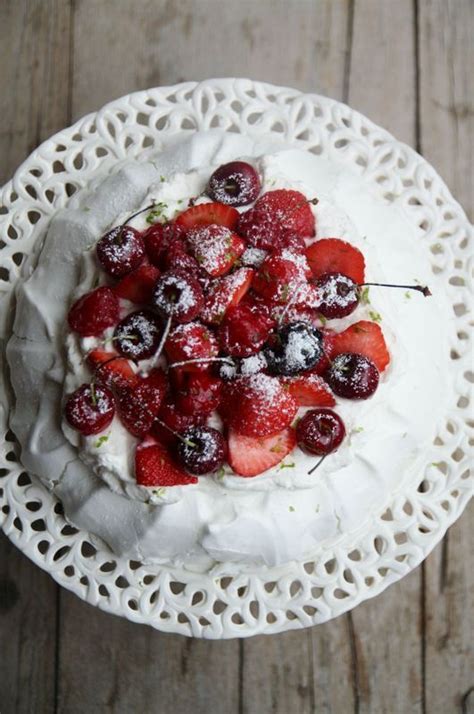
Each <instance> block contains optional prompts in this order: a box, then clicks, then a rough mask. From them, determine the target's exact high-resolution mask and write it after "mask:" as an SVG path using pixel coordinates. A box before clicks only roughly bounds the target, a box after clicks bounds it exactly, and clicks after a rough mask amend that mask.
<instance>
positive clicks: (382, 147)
mask: <svg viewBox="0 0 474 714" xmlns="http://www.w3.org/2000/svg"><path fill="white" fill-rule="evenodd" d="M211 128H220V129H223V130H225V131H230V132H240V133H244V134H248V135H250V136H259V137H261V136H262V135H270V134H273V135H275V136H276V137H277V138H280V139H281V140H284V141H285V142H290V143H292V144H294V145H295V146H297V147H299V148H303V149H305V150H307V151H310V152H312V153H314V154H320V155H322V156H323V157H325V158H326V159H328V160H330V161H335V162H338V163H339V164H341V163H342V164H344V165H345V166H347V168H348V169H350V170H351V171H353V172H356V173H357V175H358V176H359V177H360V181H361V182H364V183H365V184H366V185H369V186H370V187H371V189H374V190H375V191H377V192H378V195H379V196H380V201H381V202H385V203H392V204H396V205H397V206H399V207H400V209H401V210H403V212H404V213H405V215H406V216H407V217H408V219H409V220H410V222H411V223H412V225H414V226H415V227H416V233H417V235H418V237H419V240H420V242H421V243H422V245H423V246H424V248H425V249H426V255H427V258H428V259H429V261H430V263H431V266H432V269H433V271H434V273H436V274H438V276H440V277H441V278H442V279H443V281H444V284H445V288H446V294H447V295H448V299H449V301H450V302H451V303H452V305H453V321H455V324H456V331H455V332H454V336H453V342H452V344H451V345H450V346H449V349H450V350H451V359H452V361H451V367H452V370H453V372H454V373H455V375H456V377H457V378H456V388H455V394H453V400H452V407H451V409H450V410H449V413H447V414H446V422H445V425H444V428H443V430H442V432H441V433H439V435H438V438H437V441H436V447H437V449H438V452H439V458H438V459H437V462H436V463H437V465H436V466H435V465H433V464H430V465H428V464H427V467H426V470H425V471H424V472H423V473H420V478H419V481H418V482H417V483H416V484H414V485H412V487H410V488H407V487H404V488H403V490H402V491H401V492H400V493H397V494H395V495H393V496H392V498H391V499H390V502H388V503H387V504H386V506H385V507H384V509H383V511H380V512H379V513H375V514H374V516H373V518H372V519H371V520H369V521H368V522H367V523H365V525H364V527H363V528H362V530H361V531H360V532H358V533H357V534H356V535H354V534H351V536H350V537H349V536H347V537H344V536H343V537H339V538H338V540H337V541H334V543H332V544H331V545H330V547H328V548H327V549H326V550H325V551H324V554H323V556H319V557H318V558H317V559H315V560H313V561H309V562H291V563H288V564H287V565H285V566H282V567H279V568H273V569H268V568H261V569H256V570H254V571H252V572H248V571H247V572H239V573H237V574H235V566H234V568H233V570H232V571H230V569H229V567H228V566H227V565H226V563H220V564H218V565H217V566H216V568H215V569H214V570H213V571H212V572H210V573H204V574H202V573H191V572H189V570H184V569H182V568H176V567H166V566H149V565H144V564H141V563H138V562H133V561H129V560H126V559H123V558H119V557H117V556H115V555H114V554H113V553H112V552H111V551H110V550H108V549H107V548H106V547H105V546H104V547H102V548H99V549H98V548H97V547H93V546H92V545H91V543H90V540H91V538H90V536H89V535H88V533H86V532H83V531H77V530H76V529H74V528H72V527H71V526H69V525H68V524H67V523H66V521H65V519H64V516H63V515H62V509H61V505H60V503H59V502H58V501H57V500H56V499H55V498H54V497H53V496H52V495H51V494H50V493H49V491H48V490H47V489H46V488H45V487H44V486H43V485H42V484H41V483H40V482H39V481H38V480H37V479H36V478H35V477H33V476H29V475H28V474H26V473H25V472H24V470H23V467H22V465H21V462H20V460H19V452H18V449H17V446H16V444H15V440H14V437H13V435H12V434H11V433H9V432H8V427H7V415H8V411H9V399H10V398H11V396H10V393H9V391H8V390H7V393H6V396H5V397H4V398H3V404H1V405H0V428H1V430H2V437H3V435H4V434H5V435H6V438H5V439H2V442H3V443H2V447H1V455H0V461H1V463H0V525H1V526H2V528H3V530H4V531H5V533H6V534H7V536H8V537H9V538H10V539H11V540H12V542H13V543H14V544H15V545H16V546H17V547H18V548H20V549H21V550H22V551H23V552H24V553H25V554H26V555H27V556H28V557H29V558H31V559H32V560H33V561H34V562H35V563H37V564H38V565H39V566H40V567H41V568H43V569H44V570H47V571H48V572H49V573H50V574H51V575H52V576H53V578H54V579H55V580H56V581H57V582H58V583H60V584H61V585H63V586H64V587H66V588H68V589H69V590H72V591H73V592H75V593H76V594H77V595H78V596H79V597H81V598H83V599H84V600H86V601H87V602H89V603H91V604H93V605H97V606H98V607H100V608H102V609H103V610H107V611H109V612H113V613H115V614H116V615H122V616H124V617H127V618H129V619H131V620H134V621H135V622H142V623H147V624H149V625H152V626H153V627H156V628H157V629H160V630H164V631H167V632H179V633H181V634H184V635H190V636H194V637H206V638H227V637H248V636H250V635H254V634H259V633H275V632H282V631H284V630H289V629H297V628H302V627H307V626H309V625H314V624H317V623H320V622H324V621H326V620H329V619H331V618H333V617H336V616H337V615H340V614H341V613H343V612H345V611H347V610H350V609H351V608H353V607H355V606H356V605H357V604H358V603H360V602H362V601H363V600H366V599H367V598H370V597H373V596H374V595H376V594H377V593H380V592H381V591H382V590H384V588H386V587H387V586H388V585H390V583H393V582H395V581H396V580H398V579H400V578H401V577H402V576H404V575H406V574H407V573H408V572H410V571H411V570H412V569H413V568H414V567H415V566H417V565H418V564H419V563H420V562H421V561H422V560H423V558H425V557H426V555H427V554H428V553H429V552H430V551H431V550H432V548H433V547H434V546H435V545H436V544H437V543H438V541H439V540H440V539H441V538H442V537H443V535H444V533H445V532H446V529H447V528H448V526H450V525H451V524H452V523H453V522H454V521H455V520H456V519H457V518H458V517H459V515H460V514H461V512H462V511H463V509H464V507H465V506H466V503H467V502H468V500H469V498H470V495H471V493H472V477H471V476H470V475H469V466H468V462H469V458H470V456H471V459H472V447H470V445H469V435H468V429H469V424H468V411H469V405H472V388H473V385H472V372H470V371H469V370H470V369H471V366H470V364H469V358H470V355H471V343H470V339H469V338H470V330H469V312H470V304H469V292H468V288H467V287H466V283H468V280H466V276H467V275H468V269H469V258H470V256H471V255H472V242H471V243H470V241H472V230H471V227H470V225H469V223H468V221H467V219H466V216H465V215H464V213H463V210H462V209H461V207H460V206H459V204H458V203H456V201H454V200H453V198H452V196H451V195H450V193H449V191H448V189H447V188H446V186H445V184H444V183H443V181H442V180H441V179H440V178H439V176H438V175H437V174H436V172H435V171H434V170H433V168H432V167H431V166H430V165H429V164H428V163H427V162H426V161H424V160H423V159H422V158H421V157H420V156H419V155H418V154H416V153H415V152H414V151H413V150H412V149H410V148H409V147H408V146H406V145H404V144H401V143H400V142H398V141H396V140H395V139H394V138H393V137H392V136H391V135H390V134H388V133H387V132H386V131H384V130H383V129H380V128H379V127H378V126H376V125H375V124H373V123H372V122H371V121H369V120H368V119H366V118H365V117H364V116H362V115H361V114H358V113H357V112H355V111H353V110H352V109H350V108H349V107H347V106H345V105H344V104H340V103H338V102H335V101H332V100H330V99H326V98H324V97H320V96H317V95H311V94H302V93H301V92H298V91H295V90H293V89H286V88H282V87H275V86H272V85H269V84H262V83H258V82H253V81H250V80H246V79H215V80H209V81H206V82H201V83H199V84H196V83H193V82H188V83H184V84H179V85H176V86H173V87H164V88H159V89H150V90H148V91H144V92H137V93H135V94H130V95H129V96H126V97H122V98H121V99H118V100H117V101H114V102H112V103H110V104H108V105H107V106H105V107H104V108H103V109H101V110H100V111H99V112H97V113H96V114H90V115H89V116H87V117H85V118H84V119H81V120H80V121H78V122H77V123H76V124H75V125H74V126H72V127H70V128H69V129H65V130H64V131H62V132H60V133H59V134H56V135H55V136H53V137H52V138H51V139H49V140H48V141H46V142H45V143H44V144H42V145H41V146H40V147H39V148H38V149H36V151H34V152H33V153H32V154H31V156H30V157H29V158H28V159H27V160H26V161H25V162H24V163H23V164H22V166H20V168H19V169H18V171H17V172H16V174H15V176H14V178H13V180H12V181H11V182H10V183H9V184H7V185H6V186H5V188H4V189H3V192H2V198H1V204H2V208H0V227H1V228H0V238H1V242H0V245H1V246H2V250H1V252H0V266H1V267H0V278H1V280H0V290H1V291H2V292H3V293H4V295H3V307H4V309H2V313H1V314H2V317H1V323H0V325H1V328H2V336H3V338H7V337H8V334H9V328H10V324H9V323H10V321H11V310H9V309H8V308H9V307H10V299H9V298H10V295H11V293H12V290H13V288H14V286H15V283H16V281H17V280H18V279H19V276H20V266H21V263H22V260H23V259H24V257H25V256H26V255H28V254H29V253H30V251H31V250H32V248H33V246H34V244H35V242H36V241H37V240H38V239H39V238H40V237H41V236H42V235H44V231H45V228H46V227H47V224H48V221H49V220H50V218H51V216H52V215H53V214H54V212H55V211H57V210H58V209H59V208H62V207H63V206H65V205H66V204H67V201H68V198H69V196H70V195H72V193H74V192H75V191H76V190H77V189H78V188H80V187H82V186H85V185H87V184H88V183H89V182H90V181H91V179H92V178H94V177H95V176H97V174H99V173H103V172H104V171H106V172H107V171H110V170H112V169H113V168H115V167H116V166H117V164H119V163H120V162H123V161H125V160H130V159H136V160H138V161H142V160H145V159H146V158H148V157H149V156H150V154H152V153H154V152H155V151H157V150H159V148H160V143H161V138H162V137H163V136H164V135H167V136H169V135H170V134H177V133H180V132H183V131H184V132H188V133H189V132H195V131H199V130H208V129H211ZM471 424H472V422H471ZM231 572H232V573H233V574H231Z"/></svg>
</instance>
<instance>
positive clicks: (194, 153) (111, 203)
mask: <svg viewBox="0 0 474 714" xmlns="http://www.w3.org/2000/svg"><path fill="white" fill-rule="evenodd" d="M387 216H389V217H390V220H389V221H387ZM431 277H432V276H430V275H429V268H428V266H427V265H426V264H425V262H424V260H423V257H422V254H421V252H419V250H418V246H417V244H416V241H414V240H413V234H412V228H411V227H410V225H409V224H408V223H407V221H406V220H405V219H404V216H403V215H402V214H401V213H400V212H399V211H398V210H397V209H395V208H393V207H389V206H386V205H385V206H382V205H381V203H380V201H379V199H377V198H376V197H374V196H372V195H370V193H369V192H368V191H367V190H364V189H362V188H361V186H360V182H357V181H356V180H355V178H354V177H353V176H352V175H350V174H348V173H347V172H345V171H344V170H343V169H342V168H338V167H337V165H335V164H329V163H328V162H327V161H325V160H323V159H321V158H319V157H316V156H313V155H311V154H309V153H305V152H303V151H300V150H295V149H292V148H289V147H284V146H281V145H279V146H275V145H270V144H268V143H265V142H264V141H260V142H255V141H252V140H250V139H248V138H245V137H242V136H237V135H229V134H222V133H219V132H209V133H203V134H196V135H194V136H192V137H191V138H187V139H184V140H181V141H179V140H176V139H175V140H174V143H173V144H172V145H170V146H168V147H167V148H165V149H164V151H163V152H161V153H160V154H159V155H157V156H156V157H155V159H154V160H153V161H151V162H149V163H140V164H139V163H129V164H126V165H124V166H122V167H121V168H120V170H118V171H117V172H116V173H115V174H114V175H112V176H109V177H107V178H104V179H102V180H97V181H96V182H95V184H94V185H92V186H90V187H88V189H87V190H84V191H82V192H81V193H79V194H78V195H76V196H74V197H73V199H72V200H71V203H70V207H68V208H67V209H66V210H64V211H61V212H60V213H58V214H57V215H56V216H55V217H54V219H53V220H52V221H51V223H50V226H49V229H48V231H47V233H46V235H45V238H44V241H43V242H42V244H41V245H39V246H38V250H37V251H36V253H35V255H33V256H31V258H30V260H29V263H28V265H27V266H26V272H25V276H24V280H23V281H22V282H21V283H20V285H19V287H18V290H17V305H16V315H15V323H14V329H13V336H12V338H11V340H10V342H9V344H8V350H7V353H8V362H9V368H10V376H11V382H12V385H13V389H14V393H15V407H14V410H13V413H12V416H11V428H12V429H13V431H14V433H15V434H16V435H17V437H18V439H19V441H20V443H21V447H22V462H23V463H24V465H25V467H26V468H28V469H29V470H30V471H31V472H32V473H34V474H36V475H37V476H39V477H40V478H41V479H42V481H43V482H45V483H46V484H47V485H48V486H49V487H50V488H51V489H53V490H54V492H55V493H56V494H57V495H58V497H59V498H60V499H61V500H62V503H63V505H64V510H65V514H66V517H67V518H68V519H69V520H70V521H71V523H73V524H75V525H77V526H79V527H81V528H83V529H85V530H87V531H89V532H90V533H91V537H96V538H100V539H102V541H105V543H106V544H107V545H108V546H109V547H110V548H111V549H112V550H113V551H114V552H116V553H118V554H120V555H124V556H127V557H131V558H135V559H142V560H147V561H157V562H169V561H173V562H180V563H184V564H185V565H189V567H200V568H207V567H211V566H212V565H213V564H214V563H215V562H216V561H217V562H227V563H229V562H230V561H233V562H236V563H238V564H239V566H241V567H242V566H252V565H255V564H265V565H268V566H274V565H279V564H282V563H285V562H287V561H290V560H293V559H301V558H305V557H310V556H311V555H313V554H314V553H315V552H316V551H317V550H318V549H320V548H321V547H324V544H325V543H327V542H328V541H329V540H332V541H334V539H336V538H338V537H339V536H342V535H343V534H345V533H348V532H351V531H355V530H357V528H359V527H361V526H362V525H363V524H364V523H365V522H366V520H367V519H368V518H370V517H372V516H373V515H374V514H375V513H378V512H379V511H380V510H381V509H382V508H383V507H384V504H385V503H386V502H387V501H388V500H389V498H390V496H391V495H393V493H394V492H395V491H396V490H398V489H399V488H401V486H402V484H403V483H405V482H406V480H409V479H416V478H418V477H419V474H420V471H421V470H422V468H423V466H424V465H425V463H426V450H427V447H428V446H429V445H430V443H431V442H432V441H433V439H434V436H435V431H436V425H437V423H438V421H439V419H440V418H441V416H442V415H443V413H444V412H445V409H446V405H447V400H448V396H449V394H448V389H447V382H446V375H445V374H444V372H443V370H442V366H441V364H440V362H439V360H438V358H437V355H438V353H439V350H438V345H439V342H440V341H443V340H445V335H444V332H443V330H444V328H443V324H445V323H446V314H445V309H444V305H443V302H442V300H439V299H438V296H437V295H436V294H434V295H433V296H431V297H430V298H429V299H425V297H427V296H429V295H430V291H429V289H428V288H427V287H426V285H427V283H429V282H430V279H431ZM434 292H435V291H434Z"/></svg>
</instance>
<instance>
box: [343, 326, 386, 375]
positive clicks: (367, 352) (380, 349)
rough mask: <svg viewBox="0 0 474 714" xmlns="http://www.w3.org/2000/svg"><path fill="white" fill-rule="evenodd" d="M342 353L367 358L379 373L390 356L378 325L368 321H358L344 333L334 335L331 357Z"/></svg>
mask: <svg viewBox="0 0 474 714" xmlns="http://www.w3.org/2000/svg"><path fill="white" fill-rule="evenodd" d="M342 352H354V353H356V354H359V355H364V357H368V358H369V359H370V360H372V362H373V363H374V364H375V366H376V367H377V369H378V370H379V372H383V370H384V369H385V368H386V367H387V365H388V364H389V362H390V354H389V352H388V349H387V345H386V343H385V338H384V336H383V332H382V330H381V328H380V325H377V323H375V322H369V321H368V320H359V322H355V323H354V324H353V325H351V326H350V327H348V328H347V329H346V330H344V332H340V333H339V334H338V335H335V337H334V339H333V351H332V355H333V356H334V357H335V356H336V355H339V354H341V353H342Z"/></svg>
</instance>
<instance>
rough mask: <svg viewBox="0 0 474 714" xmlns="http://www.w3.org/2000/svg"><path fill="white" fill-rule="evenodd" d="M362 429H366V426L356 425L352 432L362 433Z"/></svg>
mask: <svg viewBox="0 0 474 714" xmlns="http://www.w3.org/2000/svg"><path fill="white" fill-rule="evenodd" d="M361 431H364V427H363V426H356V427H354V429H352V433H353V434H360V433H361Z"/></svg>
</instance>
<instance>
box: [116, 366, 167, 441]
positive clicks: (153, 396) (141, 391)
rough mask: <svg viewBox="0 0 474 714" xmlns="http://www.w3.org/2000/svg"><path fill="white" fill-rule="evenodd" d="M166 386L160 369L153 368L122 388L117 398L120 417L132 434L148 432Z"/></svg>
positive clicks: (141, 435) (158, 409) (140, 434)
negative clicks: (124, 388) (136, 380)
mask: <svg viewBox="0 0 474 714" xmlns="http://www.w3.org/2000/svg"><path fill="white" fill-rule="evenodd" d="M166 388H167V381H166V377H165V374H164V372H163V371H162V370H161V369H155V370H153V371H152V372H151V373H150V374H149V375H148V377H143V378H142V379H140V380H139V381H138V382H137V383H135V384H134V385H133V386H131V387H129V388H128V389H126V390H123V391H122V392H121V394H120V395H119V399H118V410H119V416H120V419H121V421H122V423H123V425H124V426H125V428H126V429H127V430H128V431H129V432H130V434H133V436H139V437H143V436H145V434H148V432H149V431H150V429H151V427H152V424H153V422H154V420H155V417H156V416H157V414H158V412H159V411H160V407H161V403H162V401H163V397H164V395H165V392H166Z"/></svg>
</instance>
